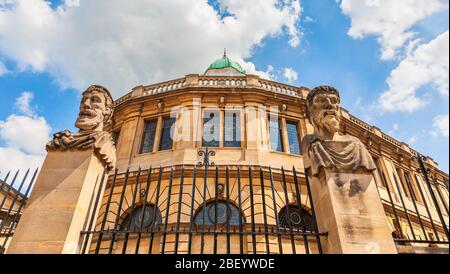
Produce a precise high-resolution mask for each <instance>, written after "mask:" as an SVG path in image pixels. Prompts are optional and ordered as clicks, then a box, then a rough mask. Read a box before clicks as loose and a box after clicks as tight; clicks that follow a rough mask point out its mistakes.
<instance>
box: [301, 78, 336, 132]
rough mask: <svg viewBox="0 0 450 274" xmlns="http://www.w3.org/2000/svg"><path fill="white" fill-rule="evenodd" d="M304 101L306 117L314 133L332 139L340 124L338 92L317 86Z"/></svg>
mask: <svg viewBox="0 0 450 274" xmlns="http://www.w3.org/2000/svg"><path fill="white" fill-rule="evenodd" d="M306 101H307V105H306V107H307V115H308V118H309V120H310V122H311V124H312V125H313V127H314V130H315V131H316V133H319V135H322V136H323V137H333V136H334V134H335V133H337V132H338V131H339V124H340V122H341V108H340V105H339V104H340V97H339V92H338V91H337V90H336V89H335V88H334V87H330V86H318V87H316V88H314V89H313V90H312V91H311V92H310V93H309V94H308V97H307V98H306Z"/></svg>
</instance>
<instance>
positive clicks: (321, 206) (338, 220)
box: [310, 169, 397, 254]
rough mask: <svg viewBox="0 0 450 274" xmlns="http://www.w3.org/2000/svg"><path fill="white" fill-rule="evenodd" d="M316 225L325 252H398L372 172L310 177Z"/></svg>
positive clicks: (324, 173)
mask: <svg viewBox="0 0 450 274" xmlns="http://www.w3.org/2000/svg"><path fill="white" fill-rule="evenodd" d="M310 178H312V179H311V180H310V181H311V194H312V196H313V201H314V206H315V211H316V218H317V225H318V227H319V231H321V232H328V237H323V238H322V245H323V249H324V252H325V253H332V254H355V253H356V254H368V253H369V254H370V253H374V254H380V253H381V254H390V253H393V254H395V253H397V250H396V247H395V244H394V241H393V239H392V236H391V231H390V230H389V226H388V222H387V219H386V215H385V213H384V209H383V206H382V204H381V200H380V197H379V195H378V192H377V189H376V185H375V181H374V178H373V175H372V174H371V173H357V174H355V173H352V174H349V173H334V172H330V171H329V170H326V169H322V171H321V172H320V174H319V176H318V177H311V176H310Z"/></svg>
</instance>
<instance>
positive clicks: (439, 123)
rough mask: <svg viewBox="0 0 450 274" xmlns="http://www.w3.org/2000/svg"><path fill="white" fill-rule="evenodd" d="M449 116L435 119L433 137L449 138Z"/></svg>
mask: <svg viewBox="0 0 450 274" xmlns="http://www.w3.org/2000/svg"><path fill="white" fill-rule="evenodd" d="M448 123H449V119H448V114H447V115H438V116H436V117H434V119H433V130H432V131H431V135H433V136H434V137H437V136H439V135H442V136H445V137H447V138H448V136H449V135H448V133H449V132H448Z"/></svg>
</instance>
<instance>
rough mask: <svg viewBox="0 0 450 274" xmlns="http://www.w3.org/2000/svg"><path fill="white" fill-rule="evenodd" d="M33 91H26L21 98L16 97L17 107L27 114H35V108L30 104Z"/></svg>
mask: <svg viewBox="0 0 450 274" xmlns="http://www.w3.org/2000/svg"><path fill="white" fill-rule="evenodd" d="M33 97H34V95H33V93H31V92H29V91H24V92H22V94H21V95H20V97H19V98H17V99H16V107H17V108H18V109H19V110H20V111H21V112H22V113H23V114H25V115H27V116H34V115H35V113H34V109H33V107H32V106H30V102H31V100H33Z"/></svg>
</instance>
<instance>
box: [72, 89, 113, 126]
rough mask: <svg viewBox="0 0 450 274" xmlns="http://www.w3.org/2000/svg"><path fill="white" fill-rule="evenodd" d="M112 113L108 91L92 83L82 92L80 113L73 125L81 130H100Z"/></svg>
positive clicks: (111, 102) (108, 120)
mask: <svg viewBox="0 0 450 274" xmlns="http://www.w3.org/2000/svg"><path fill="white" fill-rule="evenodd" d="M112 113H113V100H112V97H111V94H110V93H109V91H108V90H107V89H106V88H104V87H102V86H97V85H93V86H90V87H89V88H88V89H87V90H86V91H85V92H83V98H82V99H81V102H80V113H79V114H78V118H77V120H76V122H75V126H76V127H77V128H79V129H80V132H81V131H89V130H91V131H102V130H103V126H104V125H106V124H108V123H109V122H110V120H111V117H112Z"/></svg>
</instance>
